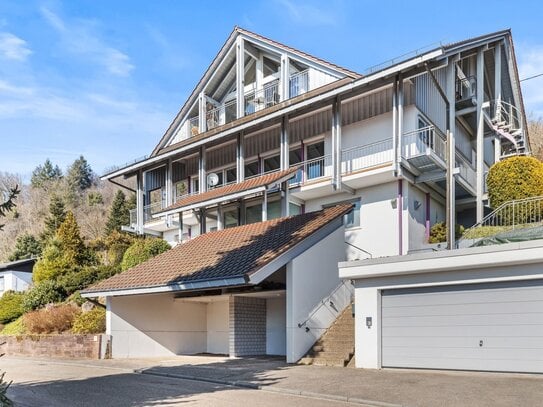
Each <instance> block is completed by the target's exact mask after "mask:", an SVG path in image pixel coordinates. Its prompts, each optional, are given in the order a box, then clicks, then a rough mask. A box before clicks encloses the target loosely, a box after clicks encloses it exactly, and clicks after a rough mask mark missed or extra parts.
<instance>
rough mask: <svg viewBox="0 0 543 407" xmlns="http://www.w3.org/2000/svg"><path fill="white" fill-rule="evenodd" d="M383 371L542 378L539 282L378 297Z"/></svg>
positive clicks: (433, 289)
mask: <svg viewBox="0 0 543 407" xmlns="http://www.w3.org/2000/svg"><path fill="white" fill-rule="evenodd" d="M381 335H382V338H381V343H382V366H383V367H414V368H434V369H462V370H482V371H509V372H525V371H529V372H539V373H543V280H535V281H518V282H505V283H490V284H471V285H459V286H444V287H430V288H428V287H424V288H411V289H397V290H383V291H382V329H381Z"/></svg>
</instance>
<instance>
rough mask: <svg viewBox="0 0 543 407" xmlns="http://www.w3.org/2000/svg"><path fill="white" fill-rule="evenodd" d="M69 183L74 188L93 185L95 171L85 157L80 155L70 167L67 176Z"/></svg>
mask: <svg viewBox="0 0 543 407" xmlns="http://www.w3.org/2000/svg"><path fill="white" fill-rule="evenodd" d="M66 178H67V180H68V185H69V186H70V187H71V188H72V189H74V190H81V191H83V190H85V189H87V188H90V187H91V186H92V183H93V181H94V173H93V172H92V168H91V166H90V164H89V163H88V162H87V160H86V159H85V157H83V156H82V155H81V156H79V158H78V159H77V160H75V161H74V162H73V164H72V165H71V166H70V168H68V173H67V176H66Z"/></svg>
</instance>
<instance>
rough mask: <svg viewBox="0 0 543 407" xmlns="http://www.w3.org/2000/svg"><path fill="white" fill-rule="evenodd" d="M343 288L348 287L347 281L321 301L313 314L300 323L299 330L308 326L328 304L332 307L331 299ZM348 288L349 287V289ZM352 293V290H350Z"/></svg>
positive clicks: (342, 282) (343, 281)
mask: <svg viewBox="0 0 543 407" xmlns="http://www.w3.org/2000/svg"><path fill="white" fill-rule="evenodd" d="M343 286H346V287H347V285H346V281H345V280H342V281H341V284H340V285H338V286H337V287H336V288H334V289H333V290H332V292H331V293H330V294H329V295H328V296H327V297H326V298H323V299H322V300H320V301H319V303H318V304H317V306H316V307H315V308H313V310H312V311H311V313H310V314H309V316H308V317H307V318H306V319H305V320H304V321H303V322H299V323H298V328H302V327H304V326H306V325H307V322H308V321H309V320H310V319H311V318H312V317H313V315H315V314H316V313H317V311H319V310H320V309H321V308H322V307H324V306H325V305H326V304H327V303H330V304H331V305H333V304H334V302H333V301H331V298H332V297H333V295H334V294H335V293H336V292H338V291H339V289H340V288H342V287H343ZM347 288H348V287H347ZM349 291H351V290H349ZM306 330H309V328H307V327H306Z"/></svg>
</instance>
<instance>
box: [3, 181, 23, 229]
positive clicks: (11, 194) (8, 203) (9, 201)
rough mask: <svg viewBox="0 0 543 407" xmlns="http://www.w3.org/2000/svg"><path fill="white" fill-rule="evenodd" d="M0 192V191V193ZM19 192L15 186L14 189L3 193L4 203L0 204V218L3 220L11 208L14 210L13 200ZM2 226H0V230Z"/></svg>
mask: <svg viewBox="0 0 543 407" xmlns="http://www.w3.org/2000/svg"><path fill="white" fill-rule="evenodd" d="M1 192H2V191H0V193H1ZM20 192H21V191H20V190H19V187H18V186H15V188H12V189H10V190H9V191H7V192H4V198H5V199H4V201H3V202H2V203H1V204H0V218H3V217H4V216H6V215H7V213H8V212H9V211H11V210H13V208H15V198H17V195H19V193H20ZM3 227H4V225H2V224H0V230H2V228H3Z"/></svg>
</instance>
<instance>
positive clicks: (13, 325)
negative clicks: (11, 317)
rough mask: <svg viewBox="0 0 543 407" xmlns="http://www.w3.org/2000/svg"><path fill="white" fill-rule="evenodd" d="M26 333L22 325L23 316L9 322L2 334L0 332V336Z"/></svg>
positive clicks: (23, 324)
mask: <svg viewBox="0 0 543 407" xmlns="http://www.w3.org/2000/svg"><path fill="white" fill-rule="evenodd" d="M25 333H26V327H25V323H24V315H23V316H20V317H19V318H17V319H16V320H15V321H13V322H10V323H9V324H7V325H6V326H5V327H4V329H2V332H0V334H1V335H11V336H16V335H24V334H25Z"/></svg>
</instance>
